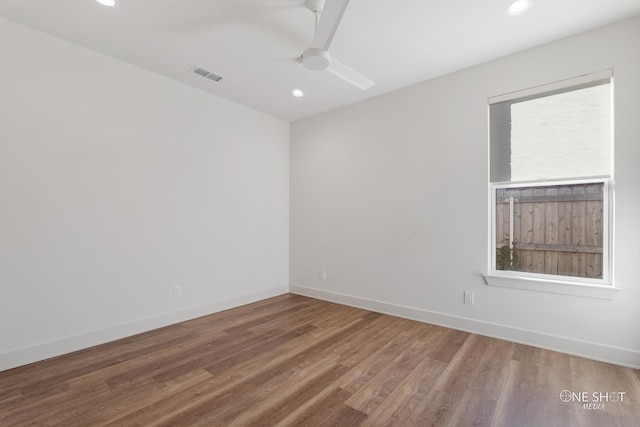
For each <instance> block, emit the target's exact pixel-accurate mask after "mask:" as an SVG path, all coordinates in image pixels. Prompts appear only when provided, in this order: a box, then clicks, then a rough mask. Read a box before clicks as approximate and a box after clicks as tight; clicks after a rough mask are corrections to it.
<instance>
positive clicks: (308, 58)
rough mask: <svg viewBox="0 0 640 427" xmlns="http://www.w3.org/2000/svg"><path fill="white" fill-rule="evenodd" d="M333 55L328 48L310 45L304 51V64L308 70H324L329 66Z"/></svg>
mask: <svg viewBox="0 0 640 427" xmlns="http://www.w3.org/2000/svg"><path fill="white" fill-rule="evenodd" d="M330 63H331V57H330V56H329V52H327V51H326V50H322V49H318V48H315V47H310V48H309V49H307V50H305V51H304V52H302V65H304V67H305V68H306V69H308V70H312V71H322V70H326V69H327V68H329V64H330Z"/></svg>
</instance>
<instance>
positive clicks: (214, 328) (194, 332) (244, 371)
mask: <svg viewBox="0 0 640 427" xmlns="http://www.w3.org/2000/svg"><path fill="white" fill-rule="evenodd" d="M564 390H569V391H571V392H574V393H579V392H583V391H584V392H587V393H588V394H589V396H592V393H594V392H596V393H600V392H602V393H611V392H614V394H607V396H613V397H611V399H613V400H615V401H613V400H611V401H607V402H605V403H604V405H603V406H598V407H595V408H590V409H589V408H585V407H583V403H582V402H575V401H570V402H564V401H562V400H561V398H560V397H561V392H563V391H564ZM590 398H591V397H590ZM638 420H640V371H638V370H633V369H629V368H624V367H620V366H614V365H610V364H606V363H601V362H596V361H592V360H587V359H583V358H579V357H574V356H569V355H566V354H561V353H557V352H552V351H549V350H543V349H539V348H535V347H531V346H526V345H522V344H515V343H512V342H507V341H503V340H497V339H493V338H487V337H482V336H478V335H474V334H471V333H468V332H462V331H456V330H452V329H447V328H444V327H440V326H435V325H428V324H423V323H419V322H414V321H410V320H407V319H400V318H396V317H392V316H387V315H382V314H379V313H373V312H370V311H367V310H361V309H357V308H353V307H346V306H342V305H338V304H332V303H328V302H325V301H319V300H313V299H310V298H306V297H302V296H298V295H291V294H288V295H282V296H279V297H275V298H270V299H267V300H263V301H259V302H257V303H254V304H248V305H246V306H242V307H238V308H236V309H231V310H226V311H223V312H219V313H215V314H212V315H210V316H203V317H200V318H197V319H193V320H189V321H186V322H182V323H179V324H177V325H172V326H168V327H165V328H161V329H158V330H155V331H150V332H148V333H144V334H139V335H136V336H133V337H128V338H125V339H122V340H118V341H114V342H111V343H107V344H104V345H100V346H97V347H94V348H90V349H85V350H82V351H79V352H75V353H71V354H69V355H65V356H61V357H57V358H53V359H50V360H47V361H43V362H40V363H35V364H31V365H27V366H23V367H20V368H16V369H12V370H8V371H5V372H0V427H21V426H49V425H50V426H56V427H57V426H64V427H75V426H78V427H85V426H92V427H93V426H103V427H106V426H112V427H115V426H117V427H120V426H133V425H141V426H145V427H146V426H207V427H208V426H225V427H227V426H261V427H262V426H314V427H315V426H332V427H336V426H338V427H340V426H348V427H355V426H360V425H362V426H393V427H397V426H401V427H402V426H467V425H473V426H497V427H501V426H507V427H511V426H518V427H520V426H536V427H537V426H563V427H564V426H580V427H582V426H586V427H591V426H598V427H600V426H605V425H606V426H625V427H626V426H638V425H640V422H639V421H638Z"/></svg>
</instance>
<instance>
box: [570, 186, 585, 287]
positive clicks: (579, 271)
mask: <svg viewBox="0 0 640 427" xmlns="http://www.w3.org/2000/svg"><path fill="white" fill-rule="evenodd" d="M573 191H574V194H575V193H580V194H582V192H585V193H586V190H585V189H584V188H581V187H579V188H575V189H574V190H573ZM586 214H587V202H583V201H576V202H572V206H571V243H572V244H573V245H585V244H586V243H585V242H586V237H585V236H586V225H587V222H586ZM586 274H587V262H586V255H585V254H583V253H574V254H573V255H572V258H571V275H572V276H578V277H585V276H586Z"/></svg>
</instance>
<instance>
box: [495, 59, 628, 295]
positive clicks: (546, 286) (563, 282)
mask: <svg viewBox="0 0 640 427" xmlns="http://www.w3.org/2000/svg"><path fill="white" fill-rule="evenodd" d="M603 80H608V84H609V85H610V90H611V101H612V108H611V114H612V117H611V123H612V126H611V144H610V145H611V147H610V150H611V163H612V164H611V169H610V170H611V172H610V174H609V175H608V176H595V177H572V178H566V179H562V180H553V179H549V180H536V181H526V182H525V181H521V182H513V181H509V182H491V155H492V153H491V105H492V104H495V103H499V102H505V101H513V100H518V99H523V98H527V97H532V98H535V97H536V95H542V96H544V95H543V94H547V93H550V92H554V91H570V90H578V89H580V88H581V86H589V85H593V84H594V83H596V82H598V81H603ZM487 119H488V122H487V123H488V132H487V134H488V147H489V153H488V154H489V155H488V166H489V171H488V181H489V221H490V224H489V227H488V231H489V239H488V241H489V244H490V247H489V249H490V250H489V254H488V255H489V256H488V257H487V258H488V266H487V267H488V268H487V270H486V271H487V273H486V274H484V275H483V277H484V279H485V282H486V284H487V285H489V286H498V287H506V288H515V289H525V290H531V291H539V292H550V293H557V294H564V295H574V296H584V297H592V298H600V299H613V297H614V296H615V295H616V294H617V293H618V291H620V288H618V287H616V286H614V281H613V279H614V276H613V271H614V269H613V261H614V258H613V248H614V245H613V237H614V215H613V209H614V179H613V172H614V171H613V153H614V151H613V147H614V139H613V137H614V126H613V123H614V116H613V71H612V70H611V69H609V70H604V71H600V72H597V73H592V74H587V75H583V76H579V77H576V78H572V79H567V80H562V81H559V82H554V83H551V84H547V85H542V86H537V87H534V88H529V89H525V90H522V91H516V92H511V93H509V94H506V95H500V96H497V97H492V98H489V99H488V105H487ZM588 183H603V184H604V188H603V212H602V232H603V236H602V264H603V265H602V278H601V279H595V278H586V277H577V276H565V275H557V274H546V273H530V272H524V271H514V270H497V269H496V259H497V254H496V243H497V242H496V193H497V190H498V189H500V188H518V187H545V186H558V185H571V184H588Z"/></svg>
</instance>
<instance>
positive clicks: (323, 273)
mask: <svg viewBox="0 0 640 427" xmlns="http://www.w3.org/2000/svg"><path fill="white" fill-rule="evenodd" d="M319 276H320V280H327V272H326V271H324V270H320V273H319Z"/></svg>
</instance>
